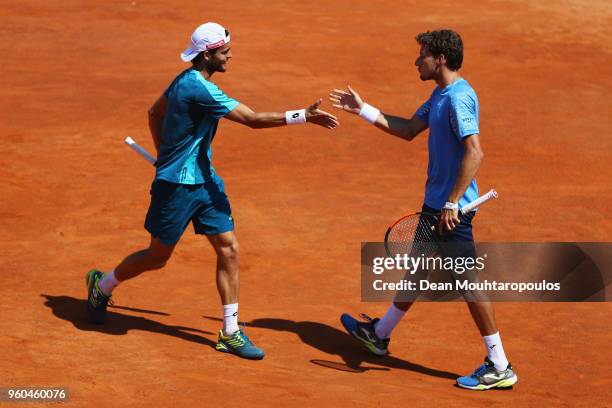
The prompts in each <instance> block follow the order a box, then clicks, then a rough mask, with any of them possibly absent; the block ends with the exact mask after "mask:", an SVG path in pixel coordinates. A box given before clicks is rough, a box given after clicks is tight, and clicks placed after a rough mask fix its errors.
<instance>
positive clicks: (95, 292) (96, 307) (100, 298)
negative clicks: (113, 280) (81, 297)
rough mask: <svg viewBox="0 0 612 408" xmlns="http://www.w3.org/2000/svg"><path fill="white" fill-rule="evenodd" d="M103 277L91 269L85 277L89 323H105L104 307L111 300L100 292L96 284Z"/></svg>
mask: <svg viewBox="0 0 612 408" xmlns="http://www.w3.org/2000/svg"><path fill="white" fill-rule="evenodd" d="M103 277H104V273H103V272H100V271H99V270H97V269H92V270H91V271H89V272H87V275H85V283H86V284H87V313H89V317H90V318H91V321H92V322H94V323H95V324H103V323H104V322H106V306H107V305H108V301H109V300H110V298H111V297H110V296H106V295H105V294H104V293H102V290H100V286H99V284H98V283H99V282H100V279H102V278H103Z"/></svg>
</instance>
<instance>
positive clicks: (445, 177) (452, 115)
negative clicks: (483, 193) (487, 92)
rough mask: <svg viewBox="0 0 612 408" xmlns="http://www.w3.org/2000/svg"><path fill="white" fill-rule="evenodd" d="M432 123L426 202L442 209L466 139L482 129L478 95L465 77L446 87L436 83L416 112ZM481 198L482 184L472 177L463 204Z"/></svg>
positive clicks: (461, 202)
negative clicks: (440, 86) (441, 87)
mask: <svg viewBox="0 0 612 408" xmlns="http://www.w3.org/2000/svg"><path fill="white" fill-rule="evenodd" d="M415 115H416V116H417V117H418V118H419V119H421V120H422V121H424V122H426V123H427V124H428V125H429V140H428V144H429V165H428V167H427V182H426V184H425V204H426V205H428V206H429V207H432V208H435V209H438V210H440V209H442V207H444V203H446V200H447V199H448V196H449V194H450V192H451V190H452V189H453V186H454V185H455V181H456V180H457V176H458V175H459V169H460V167H461V162H462V160H463V155H464V153H465V146H464V145H463V142H462V141H463V139H464V138H465V137H467V136H470V135H473V134H476V133H479V130H478V97H477V96H476V92H474V90H473V89H472V87H471V86H470V84H469V83H468V82H467V81H466V80H465V79H463V78H461V79H458V80H457V81H455V82H453V83H452V84H450V85H449V86H447V87H446V88H444V89H440V88H439V87H436V89H434V91H433V93H432V94H431V96H430V97H429V99H428V100H427V102H425V103H424V104H423V105H422V106H421V107H420V108H419V109H418V110H417V111H416V113H415ZM476 198H478V186H477V185H476V180H475V179H472V182H471V183H470V185H469V187H468V189H467V191H466V192H465V194H464V195H463V197H461V199H460V200H459V207H463V206H465V205H466V204H468V203H469V202H471V201H473V200H475V199H476Z"/></svg>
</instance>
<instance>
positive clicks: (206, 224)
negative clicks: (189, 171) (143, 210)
mask: <svg viewBox="0 0 612 408" xmlns="http://www.w3.org/2000/svg"><path fill="white" fill-rule="evenodd" d="M190 221H191V223H192V224H193V229H194V230H195V233H196V234H204V235H214V234H221V233H223V232H228V231H233V230H234V219H233V218H232V209H231V207H230V203H229V200H228V198H227V195H226V194H225V191H224V189H223V182H222V181H221V182H220V184H218V183H215V182H209V183H204V184H176V183H170V182H168V181H165V180H155V181H154V182H153V184H152V185H151V205H150V206H149V211H148V212H147V217H146V219H145V229H146V230H147V231H149V232H150V233H151V235H152V236H153V237H154V238H158V239H159V240H160V241H161V242H163V243H164V244H168V245H174V244H176V243H177V242H178V241H179V239H181V236H182V235H183V232H185V229H186V228H187V225H188V224H189V222H190Z"/></svg>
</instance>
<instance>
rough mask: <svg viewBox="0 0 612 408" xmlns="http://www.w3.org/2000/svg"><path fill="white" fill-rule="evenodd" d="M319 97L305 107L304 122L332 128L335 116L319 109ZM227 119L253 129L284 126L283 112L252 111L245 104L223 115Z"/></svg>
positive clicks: (336, 120)
mask: <svg viewBox="0 0 612 408" xmlns="http://www.w3.org/2000/svg"><path fill="white" fill-rule="evenodd" d="M320 104H321V99H319V100H318V101H316V102H315V103H313V104H312V105H310V106H309V107H308V109H306V122H310V123H313V124H315V125H319V126H323V127H325V128H327V129H333V128H335V127H337V126H338V119H336V117H335V116H333V115H331V114H329V113H327V112H324V111H322V110H320V109H319V105H320ZM225 117H226V118H227V119H229V120H231V121H234V122H238V123H240V124H243V125H245V126H248V127H250V128H253V129H262V128H271V127H278V126H285V125H286V124H287V123H286V121H285V112H254V111H253V110H252V109H251V108H249V107H248V106H246V105H245V104H242V103H241V104H239V105H238V106H236V107H235V108H234V109H233V110H232V111H231V112H230V113H228V114H227V115H226V116H225Z"/></svg>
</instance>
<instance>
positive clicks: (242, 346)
mask: <svg viewBox="0 0 612 408" xmlns="http://www.w3.org/2000/svg"><path fill="white" fill-rule="evenodd" d="M215 350H217V351H220V352H222V353H231V354H235V355H237V356H238V357H242V358H247V359H249V360H261V359H262V358H264V356H265V353H264V351H263V350H262V349H260V348H258V347H255V345H254V344H253V343H252V342H251V340H250V339H249V338H248V337H247V335H246V334H245V333H244V332H243V331H242V330H238V331H236V332H234V334H232V335H231V336H226V335H225V334H223V330H219V341H218V342H217V345H216V346H215Z"/></svg>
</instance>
